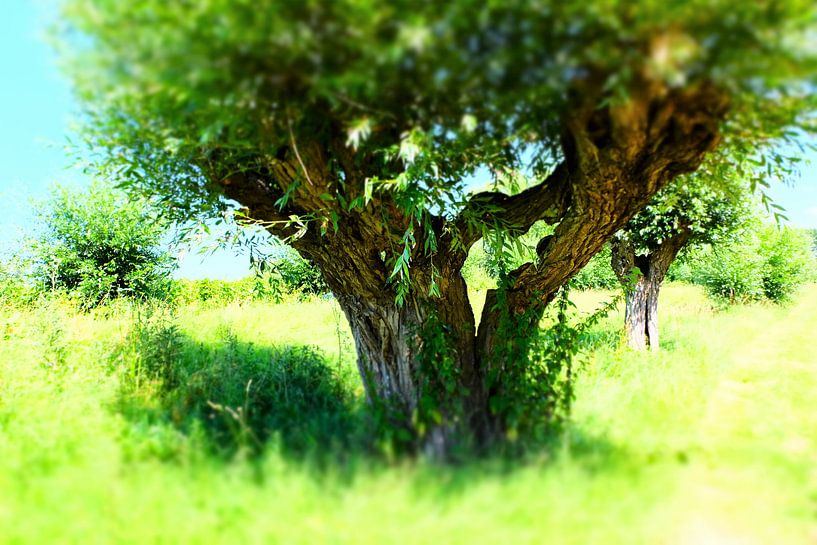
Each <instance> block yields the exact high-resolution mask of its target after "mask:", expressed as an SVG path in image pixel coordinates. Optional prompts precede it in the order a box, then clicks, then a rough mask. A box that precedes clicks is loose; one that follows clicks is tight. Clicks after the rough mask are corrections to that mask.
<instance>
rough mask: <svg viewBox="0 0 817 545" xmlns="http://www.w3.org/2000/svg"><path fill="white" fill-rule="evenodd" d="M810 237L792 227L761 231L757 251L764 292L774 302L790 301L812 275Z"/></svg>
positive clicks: (813, 263)
mask: <svg viewBox="0 0 817 545" xmlns="http://www.w3.org/2000/svg"><path fill="white" fill-rule="evenodd" d="M810 244H811V240H810V239H809V237H808V235H807V234H806V233H804V232H803V231H801V230H798V229H793V228H791V227H783V228H780V229H773V228H772V227H771V226H766V228H765V229H763V230H762V231H761V232H760V246H759V250H758V252H759V254H760V255H761V256H763V258H764V263H763V294H764V295H765V297H766V298H767V299H769V300H771V301H774V302H778V303H779V302H784V301H790V300H791V298H792V296H793V295H794V292H795V290H796V289H797V288H798V287H800V285H801V284H803V283H804V282H805V281H807V280H809V279H811V278H813V274H814V269H815V265H817V263H816V262H815V259H814V256H813V255H812V254H811V252H810V251H809V250H810Z"/></svg>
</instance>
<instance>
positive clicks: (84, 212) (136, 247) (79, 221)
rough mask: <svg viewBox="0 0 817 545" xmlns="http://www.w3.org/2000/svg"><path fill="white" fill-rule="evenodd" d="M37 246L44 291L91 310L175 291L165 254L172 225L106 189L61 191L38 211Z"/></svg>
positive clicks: (37, 267) (37, 272) (140, 203)
mask: <svg viewBox="0 0 817 545" xmlns="http://www.w3.org/2000/svg"><path fill="white" fill-rule="evenodd" d="M38 224H39V225H38V226H39V228H40V234H39V235H38V237H37V238H36V239H34V240H32V241H31V249H32V253H33V263H34V276H35V278H36V280H37V281H38V283H39V286H40V288H41V289H42V290H65V291H68V292H70V293H71V294H73V295H75V296H78V297H79V298H80V299H81V300H82V302H83V304H84V305H85V306H88V307H91V306H95V305H98V304H100V303H102V302H103V301H106V300H109V299H112V298H114V297H120V296H126V297H155V296H162V295H164V294H165V290H167V289H168V288H169V274H170V272H171V270H172V267H173V264H174V261H173V259H172V258H171V256H170V255H169V254H168V253H167V252H166V251H165V250H164V249H163V248H162V242H163V241H162V239H163V237H164V236H165V235H166V233H167V227H168V224H167V222H165V221H162V220H160V219H158V218H157V217H156V214H155V212H154V211H152V210H151V208H150V207H149V206H147V205H146V203H145V202H143V201H139V200H128V199H127V198H125V196H124V195H122V194H121V193H118V192H116V191H114V190H113V189H111V188H110V187H108V186H105V185H103V184H101V183H94V184H92V185H91V186H90V187H89V188H88V189H87V190H84V191H79V190H71V189H67V188H64V187H59V186H57V187H55V188H54V194H53V196H52V197H51V198H50V199H49V200H48V201H47V202H45V203H44V204H43V205H41V206H40V208H39V210H38Z"/></svg>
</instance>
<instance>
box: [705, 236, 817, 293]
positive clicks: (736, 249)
mask: <svg viewBox="0 0 817 545" xmlns="http://www.w3.org/2000/svg"><path fill="white" fill-rule="evenodd" d="M810 244H811V241H810V240H809V237H808V235H807V234H806V233H805V232H803V231H801V230H798V229H793V228H789V227H786V228H782V229H778V228H776V227H775V226H773V225H761V226H758V227H756V228H754V229H753V230H752V231H749V232H747V233H745V234H744V236H743V237H742V238H741V239H739V240H736V241H734V242H732V243H731V244H729V245H727V246H724V247H721V248H718V249H715V250H709V251H702V252H700V253H699V254H698V255H697V256H696V257H695V259H694V261H693V262H692V263H691V264H690V269H691V270H692V272H691V274H690V277H691V278H692V279H693V281H696V282H697V283H700V284H703V285H704V286H705V287H706V289H707V291H708V292H709V294H710V295H711V296H713V297H714V298H715V299H718V300H722V301H728V302H748V301H758V300H761V299H768V300H770V301H774V302H776V303H781V302H784V301H787V300H788V299H790V298H791V296H792V295H793V294H794V292H795V290H796V289H797V288H798V286H800V285H801V284H802V283H803V282H806V281H807V280H809V279H810V278H812V277H813V274H814V257H813V256H812V254H811V252H810Z"/></svg>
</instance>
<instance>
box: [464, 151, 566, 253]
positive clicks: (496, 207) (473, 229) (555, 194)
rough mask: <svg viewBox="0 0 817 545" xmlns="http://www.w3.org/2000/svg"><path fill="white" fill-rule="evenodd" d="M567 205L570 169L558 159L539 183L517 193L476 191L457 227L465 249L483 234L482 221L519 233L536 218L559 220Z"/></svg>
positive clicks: (526, 228)
mask: <svg viewBox="0 0 817 545" xmlns="http://www.w3.org/2000/svg"><path fill="white" fill-rule="evenodd" d="M569 206H570V180H569V172H568V168H567V165H566V164H565V163H560V164H559V165H558V166H557V167H556V168H555V169H554V171H553V172H551V174H550V175H549V176H548V177H547V179H545V180H544V181H543V182H542V183H540V184H538V185H535V186H533V187H530V188H528V189H526V190H525V191H522V192H521V193H518V194H516V195H506V194H505V193H500V192H496V191H486V192H482V193H477V194H476V195H474V196H473V197H471V199H470V200H469V201H468V205H467V206H466V207H465V210H463V211H462V212H461V213H460V215H459V217H458V218H457V220H456V227H457V229H458V230H459V232H460V234H461V240H462V243H463V246H464V247H465V248H466V249H467V248H470V247H471V246H472V245H473V244H474V243H475V242H476V241H477V240H479V239H480V238H481V237H482V229H481V227H482V226H484V225H489V226H493V225H499V226H500V227H503V228H505V229H508V230H510V231H512V232H514V234H516V235H522V234H524V233H526V232H527V231H528V230H529V229H530V228H531V226H532V225H533V224H534V223H536V222H537V221H539V220H545V221H547V222H548V223H556V222H558V221H559V220H561V219H562V217H563V216H564V214H565V212H566V211H567V209H568V208H569Z"/></svg>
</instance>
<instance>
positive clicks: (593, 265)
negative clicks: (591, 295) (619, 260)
mask: <svg viewBox="0 0 817 545" xmlns="http://www.w3.org/2000/svg"><path fill="white" fill-rule="evenodd" d="M610 258H611V251H610V245H609V244H607V245H605V246H604V249H603V250H602V251H600V252H599V253H597V254H596V255H594V256H593V257H592V259H590V261H589V262H588V263H587V265H585V266H584V268H583V269H582V270H580V271H579V272H578V274H577V275H576V276H574V277H573V279H572V280H571V281H570V285H571V287H573V288H575V289H577V290H598V289H605V290H610V289H614V288H617V287H619V282H618V279H617V278H616V275H615V273H614V272H613V269H612V267H610Z"/></svg>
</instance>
